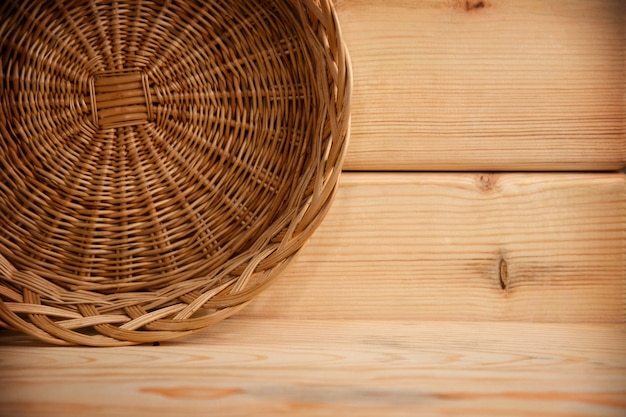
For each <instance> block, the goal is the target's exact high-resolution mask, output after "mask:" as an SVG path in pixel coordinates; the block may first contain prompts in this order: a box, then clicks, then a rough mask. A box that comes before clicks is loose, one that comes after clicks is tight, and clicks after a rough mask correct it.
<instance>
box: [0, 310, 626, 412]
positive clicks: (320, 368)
mask: <svg viewBox="0 0 626 417" xmlns="http://www.w3.org/2000/svg"><path fill="white" fill-rule="evenodd" d="M625 330H626V328H625V327H624V325H623V324H611V325H598V324H596V325H592V324H563V323H558V324H537V323H480V322H475V323H467V322H459V323H452V322H448V323H438V322H426V323H416V322H400V321H396V322H382V321H348V322H337V321H331V320H324V321H301V320H243V319H241V318H237V317H235V318H233V319H229V320H227V321H226V322H222V323H219V324H218V325H216V326H215V327H213V328H210V329H208V330H207V331H205V332H203V333H201V334H198V335H196V336H193V337H191V338H188V339H186V340H184V341H181V342H175V343H172V342H170V343H166V344H163V345H161V346H159V347H154V346H138V347H131V348H111V349H92V348H80V347H71V348H67V347H53V348H51V347H49V346H44V347H38V346H36V345H35V346H29V347H28V348H24V343H26V344H28V343H29V342H28V341H25V340H24V338H23V337H21V336H11V335H6V336H4V337H0V410H2V411H1V412H0V413H1V414H2V415H3V416H4V415H6V416H11V417H18V416H46V417H55V416H63V417H74V416H81V417H82V416H85V415H89V416H93V417H98V416H131V415H132V416H136V417H143V416H146V417H155V416H174V415H176V416H179V415H180V416H206V415H219V416H242V415H255V416H283V415H285V416H293V415H298V416H356V415H358V416H376V417H378V416H407V415H419V416H450V415H463V416H480V417H484V416H489V415H499V416H511V417H514V416H529V415H533V416H537V417H543V416H546V417H548V416H550V417H576V416H578V417H580V416H594V417H597V416H623V415H624V414H625V413H626V331H625Z"/></svg>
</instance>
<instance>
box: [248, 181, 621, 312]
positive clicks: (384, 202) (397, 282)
mask: <svg viewBox="0 0 626 417" xmlns="http://www.w3.org/2000/svg"><path fill="white" fill-rule="evenodd" d="M625 288H626V177H625V176H624V175H623V174H621V173H596V174H593V173H583V174H575V173H536V174H534V173H533V174H531V173H526V174H518V173H506V174H480V173H476V174H467V173H458V174H453V173H445V174H444V173H437V174H429V173H404V174H402V173H394V174H390V173H345V174H344V175H343V177H342V180H341V185H340V188H339V192H338V196H337V198H336V200H335V202H334V204H333V207H332V208H331V210H330V212H329V214H328V215H327V217H326V218H325V220H324V222H323V223H322V225H321V226H320V228H319V229H318V230H317V232H316V233H315V234H314V235H313V236H312V237H311V239H310V241H309V242H308V243H307V245H306V246H305V247H304V249H303V251H302V253H301V254H300V256H299V258H298V260H297V261H296V262H295V263H294V264H292V265H291V266H290V267H289V269H288V270H287V271H286V273H285V275H283V276H282V277H281V278H280V279H279V281H278V282H277V283H276V284H274V286H273V287H271V288H270V289H269V290H267V291H266V292H265V293H263V294H262V295H261V296H260V297H259V298H258V299H256V300H255V301H254V302H253V303H252V304H251V305H250V306H249V307H247V308H246V309H244V310H243V311H242V312H241V313H239V314H242V315H244V316H246V317H272V318H299V319H307V318H314V319H336V318H343V319H367V320H370V319H382V320H398V319H406V320H514V321H529V322H535V321H539V322H623V321H624V318H625V317H626V313H625V311H626V308H625V306H626V301H625Z"/></svg>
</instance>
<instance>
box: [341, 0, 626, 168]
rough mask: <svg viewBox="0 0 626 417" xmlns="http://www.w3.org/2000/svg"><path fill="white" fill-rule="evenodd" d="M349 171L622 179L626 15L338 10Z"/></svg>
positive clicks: (491, 6)
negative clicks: (349, 108)
mask: <svg viewBox="0 0 626 417" xmlns="http://www.w3.org/2000/svg"><path fill="white" fill-rule="evenodd" d="M336 6H337V9H338V13H339V18H340V21H341V24H342V28H343V34H344V37H345V39H346V43H347V45H348V47H349V50H350V54H351V57H352V63H353V70H354V97H353V117H352V135H351V143H350V148H349V152H348V155H347V160H346V164H345V168H346V169H350V170H426V171H428V170H446V171H458V170H494V171H502V170H504V171H523V170H616V169H619V168H620V167H621V166H624V164H625V163H626V133H625V124H624V120H625V108H626V107H625V103H626V99H625V97H626V94H625V93H626V58H625V56H626V54H625V49H626V48H625V45H626V2H623V1H621V0H605V1H587V0H548V1H536V0H523V1H513V0H480V1H479V0H464V1H461V0H427V1H414V0H385V1H382V0H337V1H336Z"/></svg>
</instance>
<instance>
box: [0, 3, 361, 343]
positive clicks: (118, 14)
mask: <svg viewBox="0 0 626 417" xmlns="http://www.w3.org/2000/svg"><path fill="white" fill-rule="evenodd" d="M0 60H1V61H0V62H1V65H0V71H1V72H0V83H1V84H0V99H1V100H2V102H1V105H0V325H2V326H4V327H8V328H12V329H15V330H18V331H21V332H24V333H27V334H29V335H32V336H35V337H37V338H39V339H41V340H44V341H46V342H50V343H56V344H82V345H94V346H113V345H127V344H135V343H147V342H157V341H164V340H169V339H173V338H176V337H180V336H184V335H188V334H191V333H194V332H197V331H200V330H202V329H204V328H206V327H207V326H209V325H211V324H213V323H216V322H218V321H220V320H223V319H224V318H226V317H228V316H230V315H232V314H233V313H235V312H237V311H239V310H240V309H241V308H243V307H244V306H245V305H246V304H248V303H249V302H250V301H251V300H253V299H254V297H255V296H257V295H258V294H259V293H260V292H262V291H263V290H264V289H266V288H267V287H268V285H269V284H271V283H272V282H273V281H274V280H275V279H276V277H277V276H279V275H280V273H281V272H282V271H283V270H284V269H285V267H286V266H287V265H288V264H289V263H290V261H291V260H292V259H293V257H294V255H295V254H296V253H297V252H298V250H299V249H300V248H301V247H302V245H303V244H304V243H305V242H306V240H307V239H308V238H309V237H310V236H311V234H312V233H313V231H314V230H315V229H316V227H317V226H318V224H319V223H320V222H321V221H322V219H323V217H324V215H325V214H326V212H327V211H328V209H329V207H330V204H331V202H332V198H333V196H334V191H335V189H336V186H337V181H338V177H339V174H340V172H341V166H342V163H343V157H344V155H345V151H346V145H347V136H348V128H349V107H350V105H349V104H350V103H349V101H350V95H351V74H350V65H349V59H348V56H347V53H346V50H345V47H344V44H343V41H342V39H341V34H340V31H339V26H338V23H337V18H336V14H335V12H334V10H333V8H332V5H331V1H330V0H289V1H286V0H273V1H269V0H267V1H259V0H213V1H202V0H171V1H169V0H167V1H166V0H163V1H160V0H121V1H115V2H114V1H108V0H103V1H97V0H91V1H83V0H66V1H63V0H60V1H55V2H52V1H42V0H32V1H22V0H12V1H8V2H7V1H4V2H2V5H0Z"/></svg>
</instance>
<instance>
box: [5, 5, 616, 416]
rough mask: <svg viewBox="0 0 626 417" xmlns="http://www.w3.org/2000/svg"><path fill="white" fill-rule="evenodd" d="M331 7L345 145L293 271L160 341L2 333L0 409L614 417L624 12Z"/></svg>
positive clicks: (33, 412) (602, 8) (612, 8)
mask: <svg viewBox="0 0 626 417" xmlns="http://www.w3.org/2000/svg"><path fill="white" fill-rule="evenodd" d="M336 7H337V10H338V13H339V17H340V21H341V23H342V26H343V31H344V36H345V39H346V41H347V44H348V47H349V49H350V53H351V57H352V62H353V70H354V99H353V103H354V110H353V119H352V120H353V123H352V135H351V143H350V148H349V154H348V157H347V160H346V163H345V168H346V172H345V173H344V174H343V176H342V178H341V183H340V188H339V190H338V195H337V198H336V200H335V203H334V205H333V207H332V209H331V211H330V212H329V214H328V216H327V218H326V219H325V221H324V222H323V224H322V225H321V226H320V228H319V229H318V231H317V232H316V233H315V234H314V236H313V237H312V238H311V240H310V241H309V242H308V243H307V245H306V246H305V247H304V249H303V251H302V252H301V254H300V255H299V258H298V260H297V261H296V262H295V263H294V264H292V265H291V266H290V268H289V269H288V271H287V273H286V274H285V275H284V276H283V277H282V278H281V279H280V280H279V281H278V282H277V283H276V284H275V285H274V286H273V287H272V288H270V289H269V290H267V291H266V292H265V293H264V294H262V295H261V296H260V297H259V299H257V300H255V301H254V302H253V303H252V304H250V305H249V306H248V307H247V308H246V309H244V310H243V311H242V312H241V313H240V314H238V315H237V316H235V317H233V318H231V319H229V320H227V321H225V322H222V323H219V324H217V325H216V326H214V327H212V328H210V329H207V330H206V331H205V332H202V333H200V334H197V335H195V336H193V337H189V338H187V339H183V340H180V341H176V342H171V343H167V344H163V345H161V346H136V347H130V348H111V349H90V348H67V347H51V346H45V345H41V344H39V343H37V342H34V341H33V340H31V339H29V338H27V337H25V336H21V335H17V334H14V333H11V332H8V331H6V330H0V416H10V417H14V416H64V417H67V416H86V415H89V416H105V415H106V416H113V415H115V416H127V415H133V416H155V415H157V416H158V415H185V416H206V415H210V414H216V415H220V416H229V415H232V416H236V415H267V416H270V415H289V416H293V415H307V416H336V415H355V416H356V415H359V416H381V415H384V416H404V415H420V416H431V415H435V416H439V415H471V416H485V415H506V416H528V415H534V416H568V417H570V416H624V415H626V325H625V322H626V177H625V176H624V174H623V173H620V172H617V170H618V169H620V168H622V167H623V166H624V164H625V162H626V132H625V126H626V123H625V120H626V119H625V104H626V78H625V77H626V38H625V37H626V35H625V33H626V3H625V2H622V1H619V0H614V1H611V0H607V1H604V0H602V1H581V0H546V1H543V0H542V1H539V0H523V1H522V0H518V1H513V0H510V1H508V0H493V1H479V0H467V1H460V0H458V1H457V0H423V1H418V0H388V1H383V0H341V1H337V2H336ZM529 171H534V172H529ZM557 171H560V172H557Z"/></svg>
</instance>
